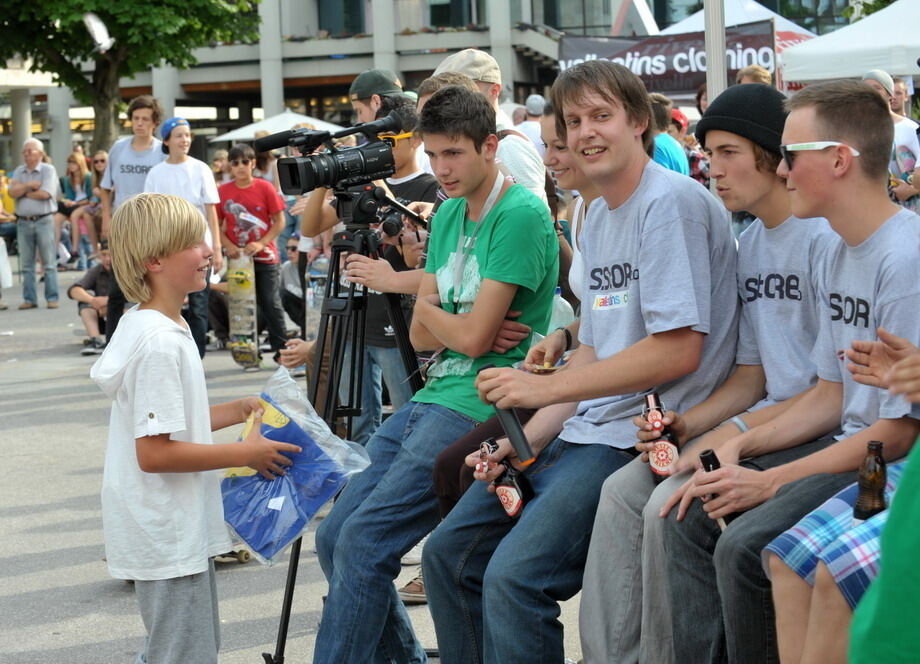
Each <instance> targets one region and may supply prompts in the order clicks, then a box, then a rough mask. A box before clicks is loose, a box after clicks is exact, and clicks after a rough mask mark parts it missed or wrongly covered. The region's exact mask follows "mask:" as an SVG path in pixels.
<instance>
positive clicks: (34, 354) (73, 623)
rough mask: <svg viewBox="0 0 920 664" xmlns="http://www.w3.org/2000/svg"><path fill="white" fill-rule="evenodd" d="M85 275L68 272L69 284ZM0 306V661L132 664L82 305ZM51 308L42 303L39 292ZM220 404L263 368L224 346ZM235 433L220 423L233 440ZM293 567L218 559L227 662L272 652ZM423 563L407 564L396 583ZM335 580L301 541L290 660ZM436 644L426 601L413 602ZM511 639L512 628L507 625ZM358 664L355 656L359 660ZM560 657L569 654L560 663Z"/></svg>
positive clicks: (251, 383) (219, 361) (421, 630)
mask: <svg viewBox="0 0 920 664" xmlns="http://www.w3.org/2000/svg"><path fill="white" fill-rule="evenodd" d="M77 276H78V275H77V274H76V273H73V272H68V273H64V274H62V275H61V286H62V291H63V290H64V289H66V286H67V285H69V284H70V283H72V282H73V281H74V280H75V278H76V277H77ZM3 301H4V302H5V303H6V304H8V305H10V310H8V311H2V312H0V454H2V458H3V480H2V481H0V533H3V539H2V541H3V545H2V548H0V616H2V618H0V663H2V664H7V663H8V664H14V663H15V664H56V663H65V662H66V663H67V664H110V663H111V664H126V663H128V662H131V661H132V659H133V656H134V653H135V652H136V651H137V649H138V648H139V646H140V645H141V644H142V640H143V625H142V624H141V621H140V618H139V616H138V613H137V608H136V604H135V601H134V596H133V588H132V586H130V585H129V584H127V583H125V582H122V581H117V580H113V579H112V578H110V577H109V576H108V574H107V572H106V568H105V563H103V562H102V556H103V555H104V551H103V539H102V519H101V514H100V503H99V488H100V483H101V478H102V463H103V458H104V452H105V439H106V429H107V423H108V410H109V403H108V402H107V400H106V399H105V397H104V396H103V394H102V392H101V391H99V390H98V389H97V388H96V387H95V385H93V384H92V383H91V382H90V381H89V378H88V374H89V368H90V366H91V365H92V363H93V361H94V358H93V357H92V356H90V357H81V356H80V354H79V351H80V348H81V337H80V336H77V335H76V334H75V332H74V331H75V330H77V331H80V330H82V328H81V326H80V322H79V319H78V318H77V315H76V305H75V304H74V303H73V302H70V301H63V302H62V306H61V308H60V309H58V310H56V311H54V310H47V309H44V308H41V309H36V310H30V311H16V310H15V307H16V305H18V304H19V303H20V302H21V298H20V289H19V288H18V287H14V288H12V289H6V290H4V291H3ZM42 307H44V303H42ZM205 371H206V375H207V379H208V386H209V392H210V398H211V401H212V403H217V402H221V401H226V400H230V399H232V398H236V397H237V396H241V395H244V394H256V393H258V391H259V390H260V388H261V386H262V383H263V382H264V381H265V379H266V378H267V377H268V375H269V372H268V371H262V372H256V373H244V372H243V371H242V370H240V369H239V368H237V367H236V366H235V365H234V364H233V362H232V360H231V359H230V356H229V354H228V353H226V352H219V353H209V354H208V355H207V357H206V358H205ZM236 433H237V432H236V431H235V430H234V431H223V432H220V433H219V434H217V439H218V441H221V442H229V441H231V440H233V439H235V437H236ZM286 571H287V559H286V558H285V561H284V563H283V564H280V565H276V566H274V567H264V566H262V565H260V564H258V563H255V562H252V563H249V564H246V565H238V564H227V565H221V566H219V571H218V584H219V593H220V598H221V622H222V624H223V632H222V636H223V647H222V651H221V652H222V655H221V662H222V664H243V663H246V664H258V663H260V662H262V659H261V656H260V654H261V653H262V652H264V651H273V650H274V642H275V633H276V630H277V623H278V613H279V610H280V606H281V596H282V589H283V587H284V580H285V575H286ZM413 572H414V570H413V569H412V568H403V574H402V576H401V577H400V579H399V580H398V581H399V582H400V583H402V582H403V581H407V580H408V579H409V578H411V576H412V573H413ZM325 588H326V584H325V581H324V580H323V576H322V573H321V571H320V569H319V564H318V563H317V560H316V555H315V554H314V553H313V535H312V528H311V531H310V532H309V533H308V534H307V536H306V537H305V541H304V547H303V554H302V556H301V565H300V575H299V581H298V584H297V591H296V593H295V601H294V610H293V617H292V621H291V629H290V637H289V640H288V644H287V662H289V663H294V664H299V663H302V662H309V661H311V658H312V653H313V640H314V636H315V633H316V627H317V623H318V622H319V617H320V610H321V598H322V595H323V593H324V592H325ZM410 614H411V616H412V620H413V623H414V625H415V628H416V632H417V634H418V635H419V638H420V639H421V640H422V643H423V644H424V645H425V646H426V647H434V645H435V639H434V630H433V628H432V626H431V618H430V616H429V615H428V610H427V608H426V607H424V606H421V607H414V608H412V609H411V610H410ZM563 622H564V623H565V625H566V631H567V634H566V641H567V643H566V645H567V655H568V656H569V657H574V658H576V659H577V658H578V656H579V648H578V635H577V598H576V600H573V601H571V602H569V603H567V605H566V606H565V607H564V608H563ZM509 638H514V637H513V635H511V634H509ZM350 664H359V663H350ZM560 664H561V663H560Z"/></svg>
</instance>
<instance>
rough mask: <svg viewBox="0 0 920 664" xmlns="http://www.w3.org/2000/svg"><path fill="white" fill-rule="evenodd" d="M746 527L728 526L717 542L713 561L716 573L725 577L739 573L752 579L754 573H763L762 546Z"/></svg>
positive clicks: (736, 575)
mask: <svg viewBox="0 0 920 664" xmlns="http://www.w3.org/2000/svg"><path fill="white" fill-rule="evenodd" d="M755 539H756V538H754V537H751V534H750V533H748V532H747V531H746V530H745V529H744V528H738V527H737V526H735V528H727V529H726V530H725V532H724V533H722V535H721V537H719V541H718V543H717V544H716V550H715V554H714V556H713V561H714V563H715V568H716V573H717V574H718V575H719V576H720V577H723V578H732V577H735V578H737V577H738V576H739V575H740V576H742V577H744V578H747V579H749V580H750V579H751V578H752V575H753V574H759V575H763V567H762V565H761V558H760V547H758V546H756V544H755V543H754V540H755Z"/></svg>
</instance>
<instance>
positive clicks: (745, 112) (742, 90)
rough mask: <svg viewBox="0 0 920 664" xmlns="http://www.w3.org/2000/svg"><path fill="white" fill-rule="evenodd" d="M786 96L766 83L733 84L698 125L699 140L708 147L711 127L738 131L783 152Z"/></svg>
mask: <svg viewBox="0 0 920 664" xmlns="http://www.w3.org/2000/svg"><path fill="white" fill-rule="evenodd" d="M785 101H786V97H785V96H783V94H782V93H781V92H780V91H779V90H777V89H776V88H773V87H770V86H769V85H764V84H763V83H744V84H739V85H733V86H732V87H730V88H728V89H727V90H725V92H723V93H722V94H720V95H719V96H718V97H716V98H715V99H714V100H713V101H712V103H711V104H709V108H707V109H706V112H705V113H703V117H702V118H701V119H700V121H699V122H698V123H697V125H696V132H695V133H696V139H697V140H698V141H699V142H700V145H702V146H703V147H706V132H707V131H709V130H710V129H719V130H721V131H727V132H731V133H732V134H738V136H743V137H744V138H746V139H748V140H750V141H752V142H754V143H756V144H757V145H759V146H760V147H762V148H763V149H764V150H767V151H769V152H772V153H774V154H779V146H780V143H781V142H782V136H783V125H785V124H786V108H785V105H784V104H785Z"/></svg>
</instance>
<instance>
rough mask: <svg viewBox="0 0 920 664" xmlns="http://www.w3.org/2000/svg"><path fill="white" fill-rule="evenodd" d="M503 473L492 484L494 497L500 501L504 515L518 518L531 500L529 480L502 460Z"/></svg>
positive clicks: (531, 491)
mask: <svg viewBox="0 0 920 664" xmlns="http://www.w3.org/2000/svg"><path fill="white" fill-rule="evenodd" d="M502 463H503V464H504V466H505V472H504V473H502V474H501V475H499V476H498V477H496V478H495V479H494V480H493V481H492V484H493V485H494V486H495V495H497V496H498V499H499V500H500V501H501V504H502V507H503V508H505V513H506V514H507V515H508V516H511V517H518V516H520V515H521V512H522V511H523V509H524V506H525V505H527V503H529V502H530V501H531V500H533V497H534V492H533V486H532V485H531V484H530V480H528V479H527V476H526V475H524V473H522V472H521V471H520V470H518V469H517V468H515V467H514V466H512V465H511V463H510V462H509V461H507V460H505V459H502Z"/></svg>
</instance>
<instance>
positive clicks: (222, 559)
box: [214, 549, 252, 565]
mask: <svg viewBox="0 0 920 664" xmlns="http://www.w3.org/2000/svg"><path fill="white" fill-rule="evenodd" d="M250 560H252V554H251V553H249V550H248V549H233V550H231V551H227V552H226V553H219V554H217V555H216V556H214V562H215V563H232V562H233V561H236V562H238V563H239V564H241V565H242V564H243V563H248V562H249V561H250Z"/></svg>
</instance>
